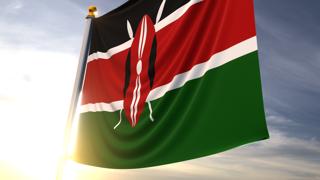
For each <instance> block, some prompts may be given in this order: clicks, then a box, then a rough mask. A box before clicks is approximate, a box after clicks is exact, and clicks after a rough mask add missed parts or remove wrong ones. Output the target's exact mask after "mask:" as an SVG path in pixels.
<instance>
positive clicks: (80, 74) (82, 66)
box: [56, 6, 97, 180]
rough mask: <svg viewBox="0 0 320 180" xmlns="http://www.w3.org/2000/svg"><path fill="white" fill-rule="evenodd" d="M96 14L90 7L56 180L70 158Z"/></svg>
mask: <svg viewBox="0 0 320 180" xmlns="http://www.w3.org/2000/svg"><path fill="white" fill-rule="evenodd" d="M96 12H97V8H96V7H95V6H89V8H88V15H87V17H86V22H85V31H84V36H83V41H82V47H81V51H80V57H79V63H78V69H77V74H76V78H75V82H74V86H73V92H72V96H71V103H70V107H69V113H68V119H67V123H66V125H65V132H64V140H63V151H62V157H61V158H60V159H59V162H58V168H57V174H56V180H62V179H63V174H64V168H65V165H66V161H67V160H68V158H69V157H68V156H69V154H68V149H69V144H70V140H71V130H72V125H73V121H74V118H75V114H76V110H77V105H78V102H79V96H80V92H81V90H82V86H83V80H84V75H85V71H86V65H87V58H88V56H89V48H90V37H91V27H92V19H94V18H95V13H96Z"/></svg>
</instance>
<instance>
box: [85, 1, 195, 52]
mask: <svg viewBox="0 0 320 180" xmlns="http://www.w3.org/2000/svg"><path fill="white" fill-rule="evenodd" d="M189 1H190V0H167V1H166V4H165V6H164V10H163V13H162V16H161V19H163V18H165V17H167V16H168V15H170V14H171V13H173V12H174V11H175V10H176V9H178V8H179V7H181V6H183V5H184V4H186V3H188V2H189ZM161 3H162V0H130V1H128V2H126V3H125V4H123V5H121V6H120V7H118V8H116V9H114V10H112V11H110V12H109V13H107V14H105V15H103V16H101V17H99V18H96V19H94V20H93V22H92V25H93V27H92V28H93V29H92V33H93V34H92V41H91V48H90V54H92V53H94V52H97V51H99V52H106V51H107V50H109V49H110V48H113V47H115V46H118V45H120V44H122V43H124V42H126V41H128V40H129V35H128V32H127V20H129V21H130V23H131V26H132V30H133V33H135V31H136V28H137V27H138V24H139V22H140V20H141V18H142V17H143V16H144V15H146V14H147V15H149V16H150V17H151V19H152V21H153V22H154V23H155V21H156V16H157V13H158V10H159V8H160V5H161Z"/></svg>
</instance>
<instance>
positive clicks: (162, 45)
mask: <svg viewBox="0 0 320 180" xmlns="http://www.w3.org/2000/svg"><path fill="white" fill-rule="evenodd" d="M124 28H125V26H124ZM255 34H256V32H255V25H254V14H253V2H252V0H243V1H234V0H224V1H217V0H205V1H203V2H202V3H199V4H197V5H194V6H192V7H191V8H190V9H189V10H188V11H187V13H185V14H184V15H183V16H182V17H181V18H180V19H179V20H177V21H175V22H174V23H172V24H170V25H168V26H166V27H165V28H163V29H162V30H160V31H159V32H157V34H156V36H157V59H156V64H155V79H154V85H153V88H156V87H158V86H161V85H164V84H167V83H169V82H170V81H171V80H172V79H173V77H174V76H175V75H177V74H180V73H183V72H186V71H188V70H190V69H191V68H192V67H193V66H194V65H196V64H199V63H202V62H204V61H207V60H208V59H209V58H210V57H211V56H212V55H213V54H215V53H217V52H220V51H222V50H224V49H227V48H229V47H231V46H233V45H235V44H238V43H240V42H242V41H244V40H246V39H248V38H250V37H253V36H255ZM127 53H128V50H125V51H122V52H120V53H118V54H116V55H114V56H113V57H112V58H111V59H110V60H95V61H92V62H90V63H89V64H88V67H87V73H86V79H85V83H84V89H83V100H82V104H88V103H96V102H106V103H110V102H113V101H118V100H122V99H123V87H124V78H125V61H126V56H127Z"/></svg>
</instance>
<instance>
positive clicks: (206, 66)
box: [81, 36, 258, 113]
mask: <svg viewBox="0 0 320 180" xmlns="http://www.w3.org/2000/svg"><path fill="white" fill-rule="evenodd" d="M257 49H258V47H257V38H256V36H254V37H252V38H249V39H247V40H245V41H242V42H240V43H239V44H236V45H234V46H232V47H230V48H228V49H226V50H224V51H221V52H219V53H216V54H214V55H213V56H211V58H210V59H209V60H208V61H206V62H203V63H200V64H197V65H195V66H193V67H192V69H190V70H189V71H187V72H184V73H181V74H177V75H176V76H174V78H173V80H172V81H171V82H169V83H168V84H165V85H163V86H159V87H157V88H155V89H153V90H152V91H151V92H150V94H149V95H148V97H147V100H146V101H153V100H156V99H158V98H161V97H162V96H164V95H165V94H166V93H167V92H168V91H171V90H174V89H177V88H180V87H182V86H183V85H184V84H185V83H187V82H188V81H190V80H193V79H197V78H201V77H202V76H203V75H204V74H205V73H206V72H208V71H209V70H211V69H214V68H217V67H219V66H222V65H224V64H226V63H228V62H230V61H233V60H235V59H237V58H239V57H241V56H244V55H246V54H249V53H251V52H254V51H256V50H257ZM122 102H123V101H117V102H112V103H110V104H107V103H96V104H86V105H82V107H83V108H82V109H83V110H82V111H81V112H82V113H84V112H96V111H108V112H114V111H117V110H120V109H122V108H123V104H122ZM87 106H88V107H87Z"/></svg>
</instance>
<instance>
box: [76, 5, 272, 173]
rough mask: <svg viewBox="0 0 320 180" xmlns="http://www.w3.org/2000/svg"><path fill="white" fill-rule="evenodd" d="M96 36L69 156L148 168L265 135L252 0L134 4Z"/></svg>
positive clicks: (106, 20)
mask: <svg viewBox="0 0 320 180" xmlns="http://www.w3.org/2000/svg"><path fill="white" fill-rule="evenodd" d="M91 33H92V35H91V39H90V41H91V45H90V56H89V57H88V62H87V63H88V64H87V70H86V75H85V81H84V86H83V93H82V96H83V97H82V103H81V114H80V120H79V127H78V135H77V142H76V148H75V153H74V154H73V157H72V159H73V160H75V161H77V162H80V163H84V164H88V165H92V166H99V167H107V168H119V169H125V168H142V167H150V166H156V165H162V164H167V163H173V162H179V161H183V160H189V159H194V158H198V157H203V156H207V155H211V154H214V153H218V152H221V151H225V150H228V149H231V148H234V147H237V146H240V145H243V144H246V143H250V142H254V141H258V140H263V139H267V138H268V137H269V135H268V130H267V127H266V121H265V113H264V108H263V100H262V92H261V81H260V72H259V61H258V53H257V39H256V31H255V21H254V11H253V0H242V1H234V0H179V1H169V0H167V1H166V0H157V1H146V0H145V1H128V2H126V3H125V4H124V5H122V6H120V7H119V8H117V9H115V10H113V11H111V12H109V13H107V14H106V15H103V16H101V17H99V18H96V19H93V22H92V32H91Z"/></svg>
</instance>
